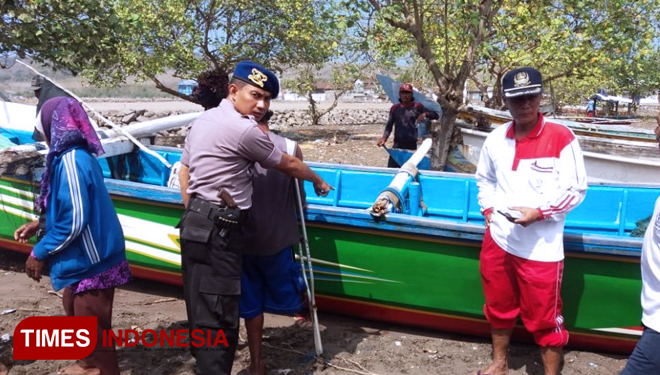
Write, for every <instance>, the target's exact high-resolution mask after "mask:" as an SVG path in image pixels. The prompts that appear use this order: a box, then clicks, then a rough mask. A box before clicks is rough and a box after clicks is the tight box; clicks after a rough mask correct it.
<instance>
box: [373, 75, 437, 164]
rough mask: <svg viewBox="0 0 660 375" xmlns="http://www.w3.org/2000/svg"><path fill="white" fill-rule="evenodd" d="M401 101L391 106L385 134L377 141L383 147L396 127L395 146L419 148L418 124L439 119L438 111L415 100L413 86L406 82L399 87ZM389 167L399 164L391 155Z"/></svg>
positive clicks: (406, 148)
mask: <svg viewBox="0 0 660 375" xmlns="http://www.w3.org/2000/svg"><path fill="white" fill-rule="evenodd" d="M399 102H400V103H398V104H395V105H393V106H392V107H391V108H390V116H389V118H388V119H387V124H386V125H385V131H384V132H383V136H382V137H381V138H380V139H379V140H378V142H376V146H378V147H381V146H383V145H384V144H385V142H387V139H388V138H389V137H390V134H391V133H392V127H394V144H393V145H392V147H393V148H401V149H404V150H417V138H418V137H417V124H419V123H420V122H421V121H424V120H425V119H427V118H429V119H433V120H437V119H438V118H439V117H440V116H439V115H438V113H436V112H433V111H430V110H428V109H427V108H426V107H424V105H422V104H421V103H418V102H415V101H414V100H413V87H412V85H411V84H410V83H404V84H402V85H401V87H399ZM387 167H388V168H398V167H399V164H398V163H397V162H396V161H395V160H394V159H393V158H392V157H391V156H390V158H389V160H388V161H387Z"/></svg>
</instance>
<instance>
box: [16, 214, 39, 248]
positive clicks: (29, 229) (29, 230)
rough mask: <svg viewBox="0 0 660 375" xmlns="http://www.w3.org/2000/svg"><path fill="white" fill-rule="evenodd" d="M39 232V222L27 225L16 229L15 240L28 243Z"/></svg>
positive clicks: (35, 221)
mask: <svg viewBox="0 0 660 375" xmlns="http://www.w3.org/2000/svg"><path fill="white" fill-rule="evenodd" d="M37 230H39V220H34V221H31V222H29V223H25V224H23V225H21V226H20V227H18V229H16V231H15V232H14V239H15V240H16V241H18V242H20V243H27V242H28V240H29V239H30V237H32V236H34V235H35V234H37Z"/></svg>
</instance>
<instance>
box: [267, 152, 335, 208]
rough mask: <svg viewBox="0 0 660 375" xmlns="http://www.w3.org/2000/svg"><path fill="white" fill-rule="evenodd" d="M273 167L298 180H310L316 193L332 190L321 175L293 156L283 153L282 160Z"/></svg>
mask: <svg viewBox="0 0 660 375" xmlns="http://www.w3.org/2000/svg"><path fill="white" fill-rule="evenodd" d="M275 169H277V170H278V171H280V172H282V173H286V174H288V175H289V176H291V177H295V178H297V179H299V180H307V181H311V182H312V183H313V184H314V191H315V192H316V195H321V196H324V197H325V196H326V195H328V193H329V192H330V190H334V189H335V188H333V187H332V186H330V185H329V184H328V183H327V182H325V181H323V179H322V178H321V176H319V175H318V174H317V173H316V172H314V171H313V170H312V169H311V168H310V167H309V166H308V165H307V164H305V163H303V162H302V160H300V159H298V158H296V157H295V156H291V155H287V154H284V155H282V160H281V161H280V163H279V164H278V165H276V166H275Z"/></svg>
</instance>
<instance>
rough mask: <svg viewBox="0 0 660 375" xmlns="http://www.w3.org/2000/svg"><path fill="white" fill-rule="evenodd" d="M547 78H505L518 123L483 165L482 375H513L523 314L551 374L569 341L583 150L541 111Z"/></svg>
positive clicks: (532, 73) (492, 141)
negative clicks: (566, 301) (567, 298)
mask: <svg viewBox="0 0 660 375" xmlns="http://www.w3.org/2000/svg"><path fill="white" fill-rule="evenodd" d="M542 85H543V82H542V77H541V73H539V72H538V71H537V70H536V69H533V68H519V69H515V70H512V71H510V72H509V73H507V74H506V75H505V76H504V78H503V79H502V90H503V94H504V98H505V103H506V105H507V107H508V108H509V112H510V113H511V116H512V117H513V119H514V120H513V121H512V122H510V123H508V124H505V125H502V126H500V127H499V128H497V129H495V130H494V131H493V132H492V133H491V134H490V135H489V136H488V138H486V141H485V143H484V145H483V148H482V149H481V155H480V157H479V163H478V166H477V186H478V188H479V195H478V198H479V205H480V206H481V210H482V213H483V215H484V216H485V225H486V228H487V229H486V232H485V235H484V241H483V244H482V248H481V255H480V269H481V277H482V284H483V288H484V295H485V297H486V304H485V306H484V314H485V315H486V318H487V319H488V322H489V323H490V324H491V333H492V339H493V363H492V364H491V365H490V366H488V367H487V368H486V369H484V370H483V372H482V371H479V373H480V374H484V375H485V374H492V375H501V374H507V373H508V365H507V349H508V346H509V339H510V337H511V332H512V330H513V327H514V326H515V323H516V320H517V318H518V316H520V317H521V318H522V322H523V324H524V325H525V328H526V329H527V330H528V331H530V332H531V333H532V334H533V336H534V340H535V341H536V343H537V344H538V345H539V346H540V347H541V357H542V360H543V366H544V369H545V375H558V374H559V367H560V363H561V358H562V347H563V346H564V345H566V343H567V342H568V332H567V331H566V329H565V328H564V324H563V323H564V318H563V317H562V315H561V309H562V300H561V296H560V291H561V281H562V273H563V266H564V262H563V259H564V243H563V232H564V219H565V217H566V214H567V213H568V212H570V211H571V210H572V209H574V208H575V207H577V206H578V205H579V204H580V202H582V200H583V199H584V196H585V192H586V189H587V176H586V172H585V168H584V160H583V158H582V150H581V149H580V145H579V143H578V140H577V139H576V137H575V135H574V134H573V132H572V131H571V130H570V129H568V128H567V127H565V126H563V125H559V124H554V123H552V122H550V121H546V120H545V119H544V117H543V115H542V114H541V113H540V112H539V106H540V104H541V96H542V92H543V86H542Z"/></svg>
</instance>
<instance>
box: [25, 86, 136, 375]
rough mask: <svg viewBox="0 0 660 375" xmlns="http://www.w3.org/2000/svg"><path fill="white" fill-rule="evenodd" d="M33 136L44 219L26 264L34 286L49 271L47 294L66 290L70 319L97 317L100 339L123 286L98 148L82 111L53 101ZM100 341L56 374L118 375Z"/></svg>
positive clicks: (29, 229) (116, 229)
mask: <svg viewBox="0 0 660 375" xmlns="http://www.w3.org/2000/svg"><path fill="white" fill-rule="evenodd" d="M39 120H40V121H39V122H38V125H37V130H38V131H39V132H40V133H41V134H42V136H43V137H44V139H45V140H46V142H47V143H48V145H49V151H48V156H47V157H46V170H45V172H44V174H43V177H42V180H41V190H40V195H39V198H38V200H37V206H38V207H39V208H40V210H41V211H42V212H45V214H46V217H47V220H46V233H45V236H44V237H43V238H42V239H41V240H40V241H39V242H38V243H37V244H36V245H35V246H34V248H33V250H32V253H31V254H30V256H29V257H28V259H27V261H26V262H25V272H26V273H27V275H28V277H30V278H31V279H34V280H36V281H40V280H41V272H42V270H43V268H44V267H48V269H49V272H50V279H51V283H52V285H53V289H55V290H60V289H64V292H63V298H62V302H63V305H64V311H65V312H66V314H67V315H68V316H95V317H97V319H98V335H99V336H98V337H102V332H103V330H110V329H112V305H113V299H114V293H115V288H116V287H118V286H120V285H124V284H126V283H128V281H129V280H130V276H131V272H130V269H129V266H128V262H127V260H126V253H125V243H124V234H123V232H122V228H121V225H120V223H119V219H118V217H117V214H116V212H115V209H114V206H113V204H112V201H111V200H110V195H109V194H108V191H107V190H106V187H105V183H104V181H103V172H102V171H101V166H100V165H99V163H98V161H97V160H96V157H97V156H100V155H102V154H103V152H104V151H103V147H102V146H101V142H100V140H99V138H98V137H97V135H96V131H95V130H94V128H93V127H92V125H91V123H90V122H89V118H88V117H87V114H86V113H85V111H84V110H83V108H82V107H81V106H80V104H79V103H78V102H77V101H76V100H74V99H71V98H67V97H57V98H54V99H50V100H48V101H47V102H46V103H44V105H43V108H42V109H41V115H40V119H39ZM37 228H38V220H35V221H32V222H30V223H27V224H24V225H22V226H21V227H20V228H18V229H17V230H16V231H15V232H14V238H15V239H16V240H17V241H18V242H21V243H26V242H27V241H28V240H29V238H30V237H32V236H34V235H35V234H36V232H37ZM102 345H103V344H102V340H97V346H96V348H95V349H94V351H93V352H92V354H91V355H90V356H89V357H87V358H85V359H83V360H80V361H78V362H77V363H75V364H73V365H71V366H68V367H65V368H63V369H61V370H60V371H59V374H63V375H77V374H85V375H93V374H101V375H119V366H118V363H117V354H116V352H115V348H114V346H111V347H103V346H102Z"/></svg>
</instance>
